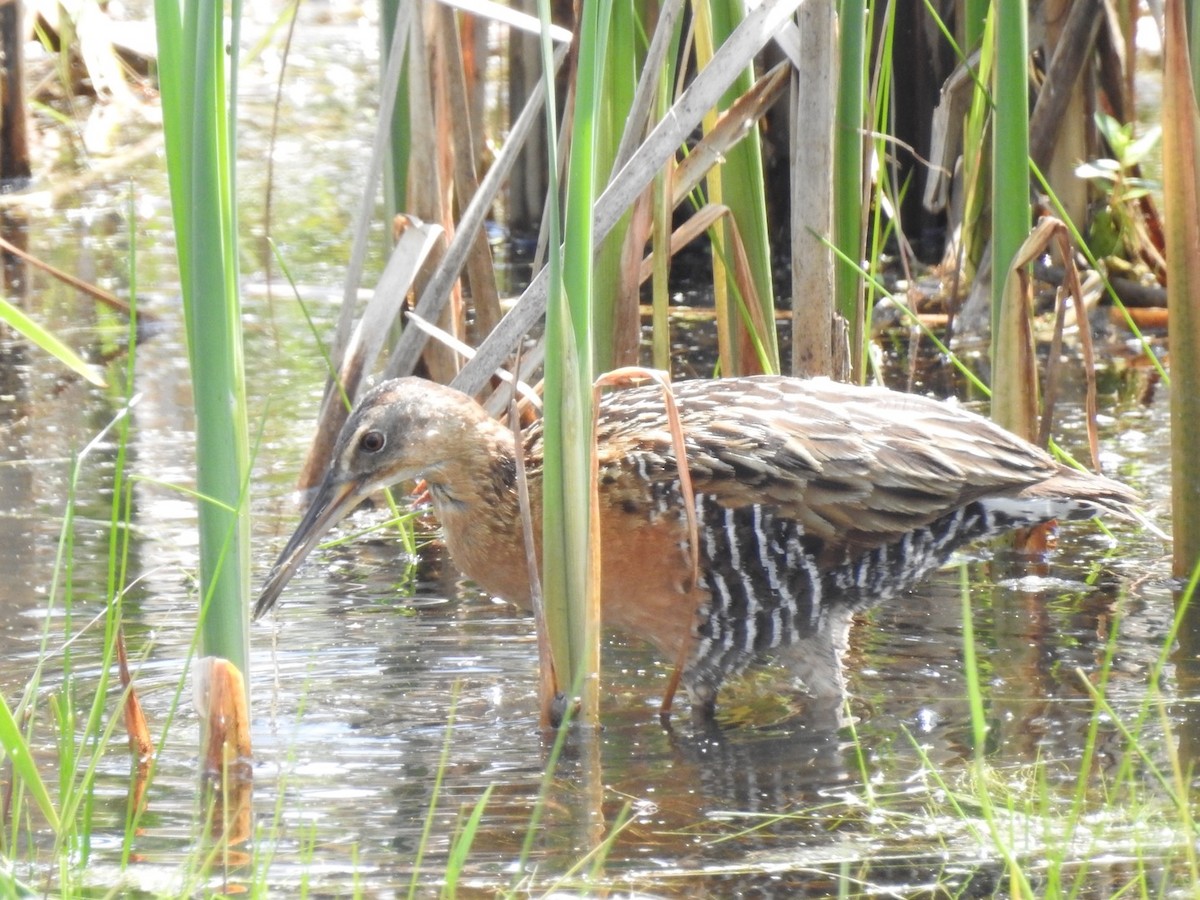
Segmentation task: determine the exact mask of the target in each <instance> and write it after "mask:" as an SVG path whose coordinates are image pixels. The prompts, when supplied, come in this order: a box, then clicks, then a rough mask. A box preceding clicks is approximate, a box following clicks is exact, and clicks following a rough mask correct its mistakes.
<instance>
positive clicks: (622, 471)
mask: <svg viewBox="0 0 1200 900" xmlns="http://www.w3.org/2000/svg"><path fill="white" fill-rule="evenodd" d="M674 394H675V398H676V405H677V407H678V411H679V420H680V424H681V425H682V430H683V434H684V438H685V445H686V450H687V463H688V470H689V472H690V474H691V478H692V482H693V488H694V491H695V507H694V509H695V514H696V516H695V517H696V522H697V530H698V540H699V559H700V571H699V580H698V582H695V583H694V579H693V577H692V564H691V549H690V548H691V545H690V541H689V531H688V527H687V521H686V516H685V515H684V512H683V505H682V504H683V501H682V496H681V492H680V486H679V474H678V468H677V465H676V457H675V450H674V446H673V444H672V439H671V434H670V430H669V427H668V423H667V420H666V415H665V413H664V411H663V403H662V397H661V392H660V390H659V389H658V388H657V387H638V388H630V389H626V390H620V391H616V392H614V393H611V394H609V395H607V396H606V397H604V398H603V399H602V401H601V405H600V410H599V415H598V419H597V433H596V439H597V446H598V459H599V494H600V544H601V608H602V614H603V616H604V620H605V624H606V625H607V626H610V627H614V628H617V629H619V630H621V631H624V632H627V633H629V634H632V635H635V636H639V637H643V638H646V639H648V640H650V641H651V642H652V643H653V644H655V645H656V646H657V647H658V648H659V649H660V650H661V651H662V652H663V653H664V654H665V655H666V658H667V659H670V660H674V659H676V658H677V655H678V654H679V653H680V652H681V651H687V654H688V655H687V661H686V665H685V668H684V672H683V683H684V686H685V687H686V689H687V690H688V692H689V694H690V695H691V698H692V701H693V704H694V705H695V707H696V708H697V709H700V710H702V711H708V712H711V710H712V707H713V704H714V702H715V699H716V695H717V691H718V689H719V688H720V686H721V683H722V682H723V681H724V680H725V679H726V678H727V677H729V676H730V675H732V674H734V673H736V672H738V671H740V670H741V669H743V668H744V667H745V666H746V665H747V664H749V663H750V662H751V661H753V660H754V658H755V657H756V656H758V655H760V654H762V653H766V652H771V653H773V654H774V655H776V656H778V657H779V658H781V659H782V660H784V661H785V662H787V663H788V664H789V665H790V666H791V667H792V669H793V670H794V671H795V672H796V674H798V675H799V676H800V677H801V679H802V680H803V681H804V682H805V684H806V687H807V688H808V689H809V691H810V692H812V693H813V694H814V695H815V696H817V697H820V698H834V699H840V698H841V697H842V696H843V694H844V680H843V674H842V668H841V656H842V653H843V651H844V649H845V646H846V640H847V634H848V629H849V625H850V619H851V616H852V614H853V613H854V612H855V611H856V610H859V609H863V608H866V607H868V606H870V605H872V604H874V603H877V602H879V601H881V600H885V599H887V598H889V597H892V596H895V595H896V594H898V593H900V592H902V591H904V590H907V589H908V588H910V587H912V586H913V585H914V584H915V583H916V582H917V581H919V580H920V579H921V578H922V577H923V576H924V575H925V574H927V573H928V572H929V571H930V570H931V569H933V568H935V567H937V566H939V565H941V564H942V563H943V562H945V560H946V559H947V558H948V557H949V555H950V554H951V553H952V552H953V551H954V550H955V549H956V548H958V547H960V546H962V545H963V544H965V543H968V542H971V541H975V540H982V539H986V538H988V537H992V536H995V535H998V534H1000V533H1002V532H1004V531H1007V530H1010V529H1013V528H1018V527H1023V526H1028V525H1032V524H1036V523H1039V522H1044V521H1047V520H1050V519H1079V518H1090V517H1091V516H1093V515H1095V514H1096V513H1098V512H1110V513H1114V514H1117V515H1119V516H1122V517H1125V516H1128V515H1130V514H1131V511H1132V510H1133V508H1134V505H1135V504H1136V502H1137V497H1136V495H1135V494H1134V493H1133V491H1131V490H1130V489H1129V488H1127V487H1125V486H1124V485H1122V484H1120V483H1118V482H1115V481H1112V480H1110V479H1107V478H1103V477H1101V476H1097V475H1091V474H1088V473H1084V472H1078V471H1076V470H1074V469H1071V468H1068V467H1066V466H1064V465H1061V464H1060V463H1058V462H1056V461H1054V460H1053V459H1052V458H1051V457H1050V456H1049V455H1047V454H1046V453H1045V452H1043V451H1042V450H1040V449H1038V448H1037V447H1035V446H1033V445H1032V444H1030V443H1028V442H1026V441H1023V440H1021V439H1020V438H1017V437H1015V436H1014V435H1012V434H1010V433H1009V432H1007V431H1005V430H1004V429H1002V428H1000V427H999V426H997V425H995V424H994V423H993V422H991V421H990V420H988V419H985V418H983V417H981V416H978V415H975V414H973V413H970V412H968V411H966V410H963V409H961V408H959V407H957V406H955V405H953V404H948V403H943V402H939V401H936V400H931V399H927V398H923V397H918V396H914V395H909V394H901V393H898V392H895V391H890V390H887V389H884V388H870V387H857V386H852V385H845V384H839V383H837V382H832V381H828V380H825V379H808V380H802V379H795V378H786V377H774V376H759V377H749V378H728V379H719V380H712V381H687V382H679V383H677V384H675V385H674ZM523 441H524V446H523V453H522V457H523V459H524V462H525V467H526V472H527V475H528V483H529V487H530V495H531V498H530V499H531V506H532V509H533V512H534V516H535V521H534V533H535V534H538V535H540V522H539V521H537V515H538V511H539V510H540V506H541V478H540V476H541V463H542V440H541V430H540V427H539V426H538V425H536V424H535V425H534V426H533V427H532V428H530V429H528V430H527V431H526V433H525V435H524V438H523ZM516 460H517V455H516V453H515V445H514V438H513V435H512V432H511V431H510V430H509V428H507V427H506V426H505V425H503V424H501V423H500V422H497V421H495V420H494V419H492V418H491V417H490V416H488V415H487V413H486V412H485V411H484V410H483V408H482V407H480V406H479V405H478V404H477V403H476V402H475V401H474V400H472V399H471V398H469V397H467V396H466V395H464V394H461V393H459V392H458V391H455V390H453V389H451V388H448V387H443V386H441V385H436V384H433V383H430V382H427V381H423V380H420V379H415V378H401V379H395V380H391V381H386V382H384V383H382V384H380V385H379V386H378V387H376V388H375V389H374V390H372V391H371V392H370V393H369V394H367V395H366V396H365V397H364V398H363V399H362V400H361V401H360V403H359V404H358V405H357V407H356V408H355V410H354V412H353V413H352V414H351V416H350V418H349V419H348V420H347V422H346V424H345V426H344V427H343V429H342V433H341V435H340V437H339V439H338V443H337V448H336V450H335V454H334V458H333V461H332V463H331V465H330V469H329V471H328V473H327V475H326V477H325V479H324V482H323V483H322V485H321V487H320V489H319V490H318V493H317V496H316V497H315V499H314V500H313V502H312V505H311V506H310V508H309V510H308V512H307V514H306V515H305V517H304V519H303V520H302V521H301V523H300V525H299V526H298V527H297V530H296V533H295V534H294V535H293V537H292V539H291V541H289V543H288V545H287V547H286V548H285V549H284V551H283V553H282V554H281V555H280V558H279V561H278V562H277V563H276V565H275V568H274V569H273V570H272V572H271V575H270V576H269V577H268V580H267V583H266V585H265V586H264V588H263V592H262V595H261V596H260V598H259V600H258V603H257V605H256V607H255V616H256V617H257V616H259V615H261V614H262V613H263V612H265V611H266V610H267V609H269V608H270V607H271V606H272V605H273V604H274V602H275V601H276V599H277V598H278V596H279V593H280V591H281V590H282V588H283V586H284V584H285V583H286V582H287V580H288V579H289V578H290V577H291V575H292V573H293V572H294V571H295V570H296V568H297V567H298V565H299V564H300V562H301V560H302V559H303V558H304V556H305V555H306V554H307V553H308V551H309V549H311V547H312V546H313V545H314V544H315V543H316V541H317V539H318V538H319V537H320V535H321V534H323V533H324V532H325V531H326V530H327V529H328V528H329V527H330V526H332V525H333V524H334V523H335V522H336V521H338V520H339V519H340V518H341V517H342V516H344V515H345V514H346V513H348V512H349V511H350V510H352V509H353V508H354V507H355V506H357V505H358V503H359V502H361V501H362V500H363V499H364V498H365V497H366V496H367V495H369V494H371V493H372V492H374V491H376V490H378V489H380V488H382V487H386V486H390V485H392V484H395V483H397V482H403V481H408V480H413V479H417V478H424V479H425V481H426V483H427V484H428V486H429V490H430V494H431V496H432V499H433V506H434V509H435V511H436V513H437V516H438V518H439V520H440V521H441V523H442V526H443V529H444V530H445V537H446V546H447V549H448V550H449V552H450V556H451V557H452V559H453V560H454V562H455V563H456V564H457V566H458V567H459V568H460V569H461V570H462V571H463V573H464V574H465V575H467V576H468V577H469V578H471V579H472V580H474V581H475V582H476V583H477V584H478V585H479V586H480V587H481V588H482V589H483V590H485V591H487V592H489V593H491V594H494V595H496V596H499V597H503V598H505V599H507V600H509V601H511V602H513V603H516V604H518V605H522V606H528V605H529V603H530V588H529V578H528V572H527V567H526V555H525V553H524V547H523V544H522V537H521V534H522V529H521V524H520V509H519V503H518V500H517V491H516V466H517V461H516ZM688 644H690V645H691V646H690V648H689V647H688Z"/></svg>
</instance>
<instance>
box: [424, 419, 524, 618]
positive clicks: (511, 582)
mask: <svg viewBox="0 0 1200 900" xmlns="http://www.w3.org/2000/svg"><path fill="white" fill-rule="evenodd" d="M426 483H427V484H428V485H429V492H430V494H431V495H432V497H433V503H434V508H435V510H436V512H437V515H438V519H439V520H440V521H441V523H442V528H443V529H444V531H445V535H446V548H447V550H449V552H450V556H451V558H452V559H453V560H454V562H455V564H456V565H457V566H458V568H459V569H461V570H462V572H463V574H464V575H466V576H467V577H468V578H470V579H471V580H472V581H474V582H476V583H477V584H478V585H479V586H480V587H482V588H483V589H484V590H485V591H487V592H488V593H490V594H494V595H497V596H500V597H503V598H505V599H506V600H510V601H512V602H515V603H519V604H523V605H528V603H529V572H528V568H527V564H526V559H525V551H524V540H523V537H522V535H523V530H522V527H521V508H520V502H519V499H518V494H517V455H516V451H515V442H514V440H513V435H512V432H511V431H510V430H509V429H508V428H506V427H504V426H503V425H501V424H500V423H498V422H495V421H494V420H492V419H487V420H481V421H479V422H477V423H475V427H474V428H473V430H472V432H471V434H470V435H469V436H467V439H466V440H464V442H463V444H462V445H460V446H459V447H456V448H454V454H453V458H452V460H450V461H448V462H446V463H444V464H441V465H438V466H436V467H434V468H432V469H431V470H430V471H429V472H427V473H426ZM536 502H537V501H535V502H534V503H531V506H535V504H536Z"/></svg>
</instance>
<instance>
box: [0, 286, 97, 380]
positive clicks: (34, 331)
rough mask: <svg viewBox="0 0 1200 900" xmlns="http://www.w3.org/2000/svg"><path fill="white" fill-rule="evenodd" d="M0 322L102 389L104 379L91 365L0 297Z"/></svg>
mask: <svg viewBox="0 0 1200 900" xmlns="http://www.w3.org/2000/svg"><path fill="white" fill-rule="evenodd" d="M0 322H7V323H8V324H9V325H11V326H12V327H13V328H14V329H16V331H17V332H18V333H20V334H22V335H24V336H25V337H26V338H27V339H28V340H30V341H32V342H33V343H34V344H36V345H37V346H39V347H41V348H42V349H43V350H45V351H46V352H47V353H49V354H50V355H51V356H53V357H54V358H55V359H57V360H58V361H59V362H61V363H62V364H63V365H65V366H66V367H67V368H69V369H71V370H72V371H73V372H77V373H79V374H80V375H82V376H83V377H84V378H86V379H87V380H88V381H90V382H91V383H92V384H94V385H96V386H98V387H104V377H103V376H102V375H101V374H100V371H99V370H98V369H97V368H96V367H95V366H93V365H92V364H91V363H87V362H84V361H83V360H82V359H80V358H79V356H78V355H77V354H76V353H75V351H74V350H72V349H71V348H70V347H68V346H67V345H66V344H64V343H63V342H62V341H60V340H59V339H58V338H57V337H55V336H54V335H53V334H51V333H50V332H49V331H47V330H46V329H45V328H43V327H42V326H41V325H39V324H38V323H37V322H35V321H34V320H33V319H31V318H29V316H27V315H25V313H24V312H22V311H21V310H19V309H18V308H17V307H15V306H13V305H12V304H11V303H9V302H8V301H7V300H5V299H4V298H3V297H0Z"/></svg>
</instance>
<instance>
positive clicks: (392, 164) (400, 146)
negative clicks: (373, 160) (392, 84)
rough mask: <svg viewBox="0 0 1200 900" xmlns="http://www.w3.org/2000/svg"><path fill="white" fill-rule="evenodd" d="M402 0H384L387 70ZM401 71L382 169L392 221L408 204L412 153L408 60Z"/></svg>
mask: <svg viewBox="0 0 1200 900" xmlns="http://www.w3.org/2000/svg"><path fill="white" fill-rule="evenodd" d="M401 2H403V0H384V2H383V3H382V4H381V13H382V15H381V16H380V29H381V38H382V40H381V43H380V48H381V49H382V51H383V60H384V66H383V68H384V69H386V68H387V58H388V53H389V49H388V48H390V47H391V46H392V43H393V41H392V39H393V36H394V35H395V32H396V22H397V19H398V18H399V12H400V4H401ZM402 65H403V68H402V69H401V71H400V83H399V85H397V90H396V103H395V106H394V108H393V109H392V118H391V127H390V132H391V134H390V137H389V139H388V146H387V161H386V164H385V166H384V170H383V191H384V197H385V198H386V199H387V206H388V217H387V221H389V222H390V221H391V219H392V216H394V215H395V214H396V213H399V212H403V211H404V210H405V209H406V208H407V206H406V204H407V202H408V159H409V155H410V154H411V152H412V146H411V145H412V140H411V137H410V133H411V130H412V129H411V126H410V122H409V114H408V104H409V102H410V99H409V89H408V61H407V60H405V61H404V62H403V63H402Z"/></svg>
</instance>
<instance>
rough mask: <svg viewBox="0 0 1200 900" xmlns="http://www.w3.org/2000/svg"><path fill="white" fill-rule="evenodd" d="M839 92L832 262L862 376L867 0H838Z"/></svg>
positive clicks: (856, 372) (856, 370)
mask: <svg viewBox="0 0 1200 900" xmlns="http://www.w3.org/2000/svg"><path fill="white" fill-rule="evenodd" d="M838 29H839V39H838V50H839V60H838V96H837V109H836V112H835V118H834V126H833V148H834V149H833V245H834V247H836V248H837V249H838V251H840V254H839V256H840V258H849V259H851V260H854V261H855V264H854V265H851V266H847V265H845V264H844V263H842V262H840V261H838V260H835V262H834V295H835V297H836V302H835V306H836V308H837V312H838V314H839V315H840V316H841V317H842V318H843V319H845V320H846V324H847V327H848V328H849V332H850V368H851V379H852V380H854V381H860V380H861V379H862V377H863V371H864V370H863V363H864V360H865V356H866V341H867V338H868V334H867V329H866V324H865V322H866V319H865V311H864V309H863V300H862V297H863V294H862V282H861V280H860V279H859V277H858V271H857V261H858V260H860V259H862V250H863V247H862V240H863V152H864V151H863V143H864V141H863V124H864V121H865V120H864V117H863V111H864V108H865V95H864V84H865V74H864V72H865V66H866V4H865V3H864V2H863V0H841V7H840V13H839V15H838Z"/></svg>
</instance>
